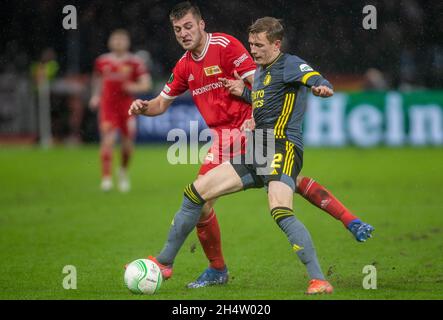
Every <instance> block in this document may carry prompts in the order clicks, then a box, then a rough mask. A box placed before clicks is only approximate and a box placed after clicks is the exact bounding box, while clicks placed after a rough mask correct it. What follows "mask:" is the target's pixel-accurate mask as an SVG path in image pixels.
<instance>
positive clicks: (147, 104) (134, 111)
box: [128, 95, 173, 117]
mask: <svg viewBox="0 0 443 320" xmlns="http://www.w3.org/2000/svg"><path fill="white" fill-rule="evenodd" d="M172 102H173V100H172V99H165V98H163V97H162V96H160V95H159V96H157V97H156V98H154V99H152V100H141V99H136V100H134V101H133V102H132V104H131V106H130V107H129V111H128V113H129V114H130V115H144V116H149V117H155V116H158V115H160V114H162V113H164V112H165V111H166V110H167V109H168V108H169V106H170V105H171V104H172Z"/></svg>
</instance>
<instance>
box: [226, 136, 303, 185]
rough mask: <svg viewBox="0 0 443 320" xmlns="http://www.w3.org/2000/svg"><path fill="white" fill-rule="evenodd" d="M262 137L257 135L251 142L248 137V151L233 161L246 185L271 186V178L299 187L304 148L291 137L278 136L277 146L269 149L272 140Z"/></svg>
mask: <svg viewBox="0 0 443 320" xmlns="http://www.w3.org/2000/svg"><path fill="white" fill-rule="evenodd" d="M260 140H261V139H257V137H255V139H253V143H250V142H251V140H249V139H248V141H249V142H248V151H247V153H246V155H242V156H239V157H236V158H234V159H232V160H231V161H230V162H231V164H232V166H233V167H234V170H235V171H236V172H237V174H238V175H239V176H240V178H241V180H242V182H243V189H245V190H246V189H249V188H262V187H263V186H266V187H267V186H268V184H269V182H271V181H281V182H283V183H285V184H286V185H288V186H289V187H290V188H291V189H292V190H294V191H295V189H296V179H297V176H298V175H299V173H300V171H301V169H302V166H303V151H302V150H301V149H300V148H298V147H297V146H295V145H294V143H292V142H290V141H289V140H287V139H275V140H274V141H275V149H274V150H273V148H272V147H271V148H270V149H269V150H268V148H267V145H268V144H269V143H266V141H264V140H265V139H263V140H262V141H260ZM268 141H269V140H268ZM251 145H252V147H251ZM257 148H259V149H260V150H259V151H258V152H257ZM262 150H263V151H262ZM260 152H261V154H262V155H263V156H260ZM257 155H259V156H257ZM265 159H266V160H265Z"/></svg>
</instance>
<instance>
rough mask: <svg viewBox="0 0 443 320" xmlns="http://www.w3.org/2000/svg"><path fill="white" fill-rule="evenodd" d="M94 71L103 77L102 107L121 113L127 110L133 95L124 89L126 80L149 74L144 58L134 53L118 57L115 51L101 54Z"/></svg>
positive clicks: (133, 80) (134, 79)
mask: <svg viewBox="0 0 443 320" xmlns="http://www.w3.org/2000/svg"><path fill="white" fill-rule="evenodd" d="M94 71H95V72H96V73H97V74H98V75H100V76H101V77H102V91H101V100H100V104H101V107H102V108H104V109H111V110H115V111H118V112H121V113H124V112H127V111H128V109H129V107H130V105H131V103H132V100H133V97H132V96H131V95H130V94H128V93H126V92H125V91H124V90H123V84H124V83H126V82H135V81H137V79H138V78H139V77H140V76H142V75H144V74H147V73H148V71H147V70H146V67H145V64H144V63H143V60H142V59H140V58H139V57H137V56H136V55H134V54H132V53H128V54H126V55H125V56H123V57H116V56H115V54H113V53H107V54H103V55H101V56H99V57H98V58H97V59H96V61H95V66H94Z"/></svg>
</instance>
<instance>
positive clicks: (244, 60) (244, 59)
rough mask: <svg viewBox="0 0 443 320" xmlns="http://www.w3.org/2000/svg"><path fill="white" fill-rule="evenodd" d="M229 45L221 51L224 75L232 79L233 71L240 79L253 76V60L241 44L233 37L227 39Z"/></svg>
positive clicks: (254, 66) (254, 67)
mask: <svg viewBox="0 0 443 320" xmlns="http://www.w3.org/2000/svg"><path fill="white" fill-rule="evenodd" d="M228 39H229V43H228V45H227V46H226V48H224V50H223V56H222V59H223V68H224V70H225V72H226V74H228V75H230V76H232V77H234V70H236V71H237V73H238V74H239V75H240V77H241V78H242V79H245V78H246V77H248V76H250V75H253V74H254V72H255V69H256V65H255V62H254V60H253V59H252V57H251V55H250V54H249V52H248V51H247V50H246V48H245V47H244V46H243V45H242V43H241V42H240V41H239V40H237V39H236V38H234V37H229V38H228Z"/></svg>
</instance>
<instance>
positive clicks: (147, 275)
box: [125, 259, 163, 294]
mask: <svg viewBox="0 0 443 320" xmlns="http://www.w3.org/2000/svg"><path fill="white" fill-rule="evenodd" d="M162 282H163V277H162V273H161V271H160V268H159V267H158V266H157V265H156V264H155V263H154V262H152V261H151V260H148V259H137V260H135V261H132V262H131V263H130V264H129V265H128V267H127V268H126V271H125V284H126V286H127V287H128V289H129V291H131V292H132V293H136V294H154V293H156V292H157V291H158V290H159V289H160V287H161V285H162Z"/></svg>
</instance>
